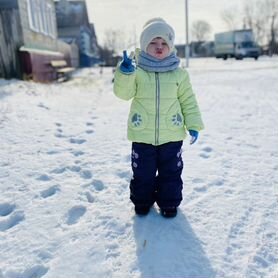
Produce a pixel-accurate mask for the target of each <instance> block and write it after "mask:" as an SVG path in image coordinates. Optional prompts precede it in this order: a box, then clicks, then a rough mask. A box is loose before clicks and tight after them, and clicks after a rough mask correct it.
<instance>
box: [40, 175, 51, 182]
mask: <svg viewBox="0 0 278 278" xmlns="http://www.w3.org/2000/svg"><path fill="white" fill-rule="evenodd" d="M37 180H38V181H50V180H52V177H50V176H48V175H46V174H42V175H40V176H39V177H37Z"/></svg>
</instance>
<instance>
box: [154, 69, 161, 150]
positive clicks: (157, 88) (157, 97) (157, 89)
mask: <svg viewBox="0 0 278 278" xmlns="http://www.w3.org/2000/svg"><path fill="white" fill-rule="evenodd" d="M159 106H160V84H159V73H158V72H156V73H155V112H156V113H155V145H158V143H159Z"/></svg>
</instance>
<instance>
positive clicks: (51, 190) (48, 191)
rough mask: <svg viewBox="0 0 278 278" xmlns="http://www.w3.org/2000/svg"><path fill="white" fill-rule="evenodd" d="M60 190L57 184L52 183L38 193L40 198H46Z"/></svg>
mask: <svg viewBox="0 0 278 278" xmlns="http://www.w3.org/2000/svg"><path fill="white" fill-rule="evenodd" d="M59 191H60V187H59V185H53V186H51V187H49V188H48V189H46V190H43V191H41V193H40V195H41V197H42V198H44V199H45V198H48V197H51V196H53V195H55V194H56V193H57V192H59Z"/></svg>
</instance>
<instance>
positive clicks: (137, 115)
mask: <svg viewBox="0 0 278 278" xmlns="http://www.w3.org/2000/svg"><path fill="white" fill-rule="evenodd" d="M147 124H148V114H147V112H146V110H145V109H144V107H143V106H142V105H141V104H140V103H139V102H138V101H137V100H133V101H132V104H131V107H130V112H129V116H128V126H129V128H131V129H133V130H142V129H144V128H146V126H147Z"/></svg>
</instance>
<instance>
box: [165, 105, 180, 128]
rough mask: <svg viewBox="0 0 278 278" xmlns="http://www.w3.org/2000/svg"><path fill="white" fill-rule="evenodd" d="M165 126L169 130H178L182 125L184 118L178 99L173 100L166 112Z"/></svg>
mask: <svg viewBox="0 0 278 278" xmlns="http://www.w3.org/2000/svg"><path fill="white" fill-rule="evenodd" d="M166 126H167V127H168V128H169V129H170V130H178V129H180V128H182V127H183V126H184V118H183V114H182V112H181V106H180V103H179V101H178V100H177V101H175V102H174V103H173V104H172V106H171V107H170V108H169V110H168V112H167V114H166Z"/></svg>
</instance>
